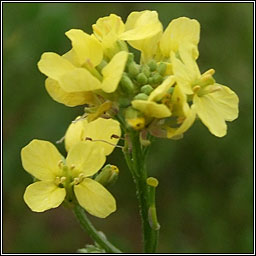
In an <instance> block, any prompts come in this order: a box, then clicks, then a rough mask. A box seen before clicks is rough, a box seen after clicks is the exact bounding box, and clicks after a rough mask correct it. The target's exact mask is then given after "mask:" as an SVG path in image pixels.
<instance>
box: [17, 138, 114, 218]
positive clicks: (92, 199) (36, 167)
mask: <svg viewBox="0 0 256 256" xmlns="http://www.w3.org/2000/svg"><path fill="white" fill-rule="evenodd" d="M21 159H22V165H23V167H24V169H25V170H26V171H27V172H28V173H30V174H31V175H33V176H34V177H35V178H36V179H38V180H39V181H36V182H35V183H33V184H31V185H29V186H28V187H27V188H26V191H25V193H24V200H25V202H26V204H27V205H28V206H29V207H30V209H31V210H32V211H35V212H43V211H46V210H48V209H51V208H56V207H58V206H59V205H60V204H61V203H62V202H63V201H64V200H65V198H66V200H68V201H70V200H73V196H74V195H75V197H76V199H77V201H78V203H79V204H80V205H81V206H82V207H83V208H84V209H86V210H87V211H88V212H89V213H90V214H92V215H94V216H97V217H99V218H105V217H107V216H108V215H109V214H110V213H112V212H114V211H115V210H116V202H115V199H114V198H113V196H112V195H111V194H110V193H109V192H108V191H107V190H106V189H105V188H104V187H103V186H102V185H101V184H99V183H98V182H96V181H94V180H93V179H91V178H89V177H90V176H92V175H94V174H95V173H97V171H98V170H99V169H101V167H102V166H103V164H104V163H105V160H106V157H105V153H104V149H103V148H99V147H98V146H97V145H96V144H93V143H88V142H80V143H78V144H76V145H75V146H74V147H73V148H72V149H70V151H69V153H68V156H67V158H66V160H64V158H63V156H62V155H61V154H60V153H59V152H58V150H57V149H56V148H55V146H54V145H53V144H51V143H50V142H48V141H43V140H33V141H31V142H30V143H29V144H28V145H27V146H25V147H24V148H23V149H22V151H21ZM73 193H74V195H73Z"/></svg>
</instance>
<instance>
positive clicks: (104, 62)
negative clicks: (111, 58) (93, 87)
mask: <svg viewBox="0 0 256 256" xmlns="http://www.w3.org/2000/svg"><path fill="white" fill-rule="evenodd" d="M107 64H108V63H107V62H106V61H105V60H102V61H101V63H100V64H99V65H98V66H97V67H96V68H97V70H98V71H101V70H102V69H103V68H104V67H105V66H107Z"/></svg>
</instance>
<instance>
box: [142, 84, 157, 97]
mask: <svg viewBox="0 0 256 256" xmlns="http://www.w3.org/2000/svg"><path fill="white" fill-rule="evenodd" d="M153 90H154V89H153V87H152V86H151V85H149V84H146V85H143V86H142V87H141V88H140V91H141V92H143V93H145V94H147V95H149V94H150V93H151V92H152V91H153Z"/></svg>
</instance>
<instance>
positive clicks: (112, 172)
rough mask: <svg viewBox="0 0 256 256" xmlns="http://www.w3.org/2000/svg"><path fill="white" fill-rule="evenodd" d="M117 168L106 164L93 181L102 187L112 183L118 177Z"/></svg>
mask: <svg viewBox="0 0 256 256" xmlns="http://www.w3.org/2000/svg"><path fill="white" fill-rule="evenodd" d="M118 174H119V170H118V168H117V167H116V166H115V165H111V164H107V165H106V166H105V167H104V168H103V169H102V170H101V172H100V173H99V174H98V175H97V176H96V178H95V181H97V182H99V183H100V184H101V185H103V186H104V187H106V186H109V185H113V184H114V183H115V182H116V181H117V178H118Z"/></svg>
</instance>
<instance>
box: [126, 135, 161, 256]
mask: <svg viewBox="0 0 256 256" xmlns="http://www.w3.org/2000/svg"><path fill="white" fill-rule="evenodd" d="M128 136H129V139H130V140H131V144H132V152H131V154H130V153H129V151H124V156H125V159H126V162H127V165H128V168H129V169H130V171H131V173H132V176H133V179H134V182H135V185H136V190H137V193H136V194H137V197H138V201H139V210H140V215H141V220H142V229H143V242H144V252H146V253H154V252H155V250H156V244H157V239H158V230H154V229H153V228H152V227H151V226H150V222H149V208H150V206H151V205H150V196H149V189H148V185H147V170H146V165H145V158H146V155H145V154H144V152H143V150H142V146H141V144H140V139H139V133H138V132H129V133H128Z"/></svg>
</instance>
